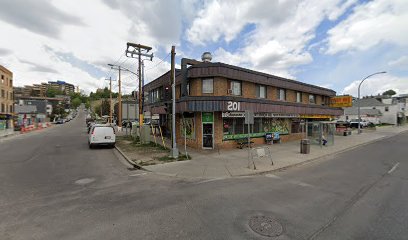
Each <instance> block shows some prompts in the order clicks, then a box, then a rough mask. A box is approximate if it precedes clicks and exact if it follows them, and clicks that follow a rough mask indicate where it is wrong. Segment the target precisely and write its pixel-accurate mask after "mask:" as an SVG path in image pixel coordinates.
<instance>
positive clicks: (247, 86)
mask: <svg viewBox="0 0 408 240" xmlns="http://www.w3.org/2000/svg"><path fill="white" fill-rule="evenodd" d="M241 87H242V89H241V92H242V97H244V98H256V95H255V84H254V83H250V82H242V85H241Z"/></svg>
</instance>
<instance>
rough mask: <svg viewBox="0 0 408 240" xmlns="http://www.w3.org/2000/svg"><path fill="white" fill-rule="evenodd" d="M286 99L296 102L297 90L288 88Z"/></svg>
mask: <svg viewBox="0 0 408 240" xmlns="http://www.w3.org/2000/svg"><path fill="white" fill-rule="evenodd" d="M286 101H287V102H296V92H295V91H293V90H289V89H286Z"/></svg>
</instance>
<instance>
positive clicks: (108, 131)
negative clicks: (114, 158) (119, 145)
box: [88, 124, 116, 148]
mask: <svg viewBox="0 0 408 240" xmlns="http://www.w3.org/2000/svg"><path fill="white" fill-rule="evenodd" d="M115 143H116V133H115V128H114V127H112V126H109V125H105V124H95V125H93V126H92V128H91V131H90V133H89V138H88V145H89V148H93V147H94V146H96V145H107V146H110V147H115Z"/></svg>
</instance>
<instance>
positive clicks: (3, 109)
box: [0, 65, 14, 130]
mask: <svg viewBox="0 0 408 240" xmlns="http://www.w3.org/2000/svg"><path fill="white" fill-rule="evenodd" d="M13 112H14V110H13V73H12V72H11V71H10V70H8V69H7V68H5V67H3V66H2V65H0V130H3V129H9V128H12V127H13Z"/></svg>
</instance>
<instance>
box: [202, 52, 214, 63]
mask: <svg viewBox="0 0 408 240" xmlns="http://www.w3.org/2000/svg"><path fill="white" fill-rule="evenodd" d="M201 60H203V62H211V60H212V56H211V53H210V52H204V53H203V55H201Z"/></svg>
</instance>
